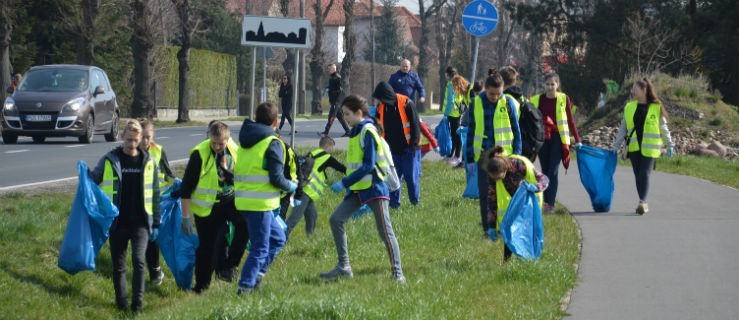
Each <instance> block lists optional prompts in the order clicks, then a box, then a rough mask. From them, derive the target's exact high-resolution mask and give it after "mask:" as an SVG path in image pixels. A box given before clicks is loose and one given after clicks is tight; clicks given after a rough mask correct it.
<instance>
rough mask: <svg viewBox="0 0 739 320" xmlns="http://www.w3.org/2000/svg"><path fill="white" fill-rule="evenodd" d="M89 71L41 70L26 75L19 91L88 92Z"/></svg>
mask: <svg viewBox="0 0 739 320" xmlns="http://www.w3.org/2000/svg"><path fill="white" fill-rule="evenodd" d="M87 78H88V76H87V71H84V70H74V69H40V70H31V71H28V73H26V76H25V77H23V81H21V83H20V85H19V86H18V91H42V92H74V91H84V90H87V88H88V86H89V81H88V79H87Z"/></svg>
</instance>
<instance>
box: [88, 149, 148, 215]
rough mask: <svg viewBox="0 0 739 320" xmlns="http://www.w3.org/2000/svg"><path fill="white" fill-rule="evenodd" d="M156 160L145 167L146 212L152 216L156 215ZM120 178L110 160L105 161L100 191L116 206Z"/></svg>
mask: <svg viewBox="0 0 739 320" xmlns="http://www.w3.org/2000/svg"><path fill="white" fill-rule="evenodd" d="M154 166H155V165H154V160H153V159H152V158H151V157H149V160H148V161H147V162H146V164H145V165H144V211H146V214H147V215H149V216H151V215H153V213H154V209H153V205H152V201H153V199H154ZM120 181H121V180H120V177H118V176H117V175H116V172H115V170H113V165H112V164H111V163H110V160H109V159H105V169H104V170H103V181H102V182H101V183H100V189H102V190H103V193H105V194H106V195H107V196H108V198H109V199H110V201H112V202H113V204H115V205H116V206H118V205H119V203H118V201H119V199H118V190H120V188H121V185H120Z"/></svg>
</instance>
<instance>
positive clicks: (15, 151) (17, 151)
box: [5, 149, 31, 153]
mask: <svg viewBox="0 0 739 320" xmlns="http://www.w3.org/2000/svg"><path fill="white" fill-rule="evenodd" d="M26 151H31V150H29V149H20V150H10V151H5V153H21V152H26Z"/></svg>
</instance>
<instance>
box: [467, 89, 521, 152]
mask: <svg viewBox="0 0 739 320" xmlns="http://www.w3.org/2000/svg"><path fill="white" fill-rule="evenodd" d="M473 112H474V113H473V115H474V116H475V118H474V119H475V140H474V141H472V151H473V152H474V155H475V159H474V160H475V162H477V161H478V160H480V154H482V152H483V151H484V150H482V141H483V140H484V139H486V138H488V137H487V136H486V135H485V125H486V124H485V111H484V110H483V107H482V98H480V96H477V97H475V108H474V109H473ZM493 138H494V141H495V144H496V145H499V146H501V147H503V150H505V152H506V154H513V130H512V129H511V117H510V116H509V115H508V106H507V105H506V98H505V96H502V97H500V99H498V103H497V105H496V106H495V112H494V113H493Z"/></svg>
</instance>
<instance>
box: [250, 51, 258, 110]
mask: <svg viewBox="0 0 739 320" xmlns="http://www.w3.org/2000/svg"><path fill="white" fill-rule="evenodd" d="M256 73H257V47H252V50H251V88H250V89H251V94H249V108H250V109H251V110H249V119H251V120H254V91H255V90H254V87H256V84H257V83H256V76H257V75H256Z"/></svg>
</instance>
